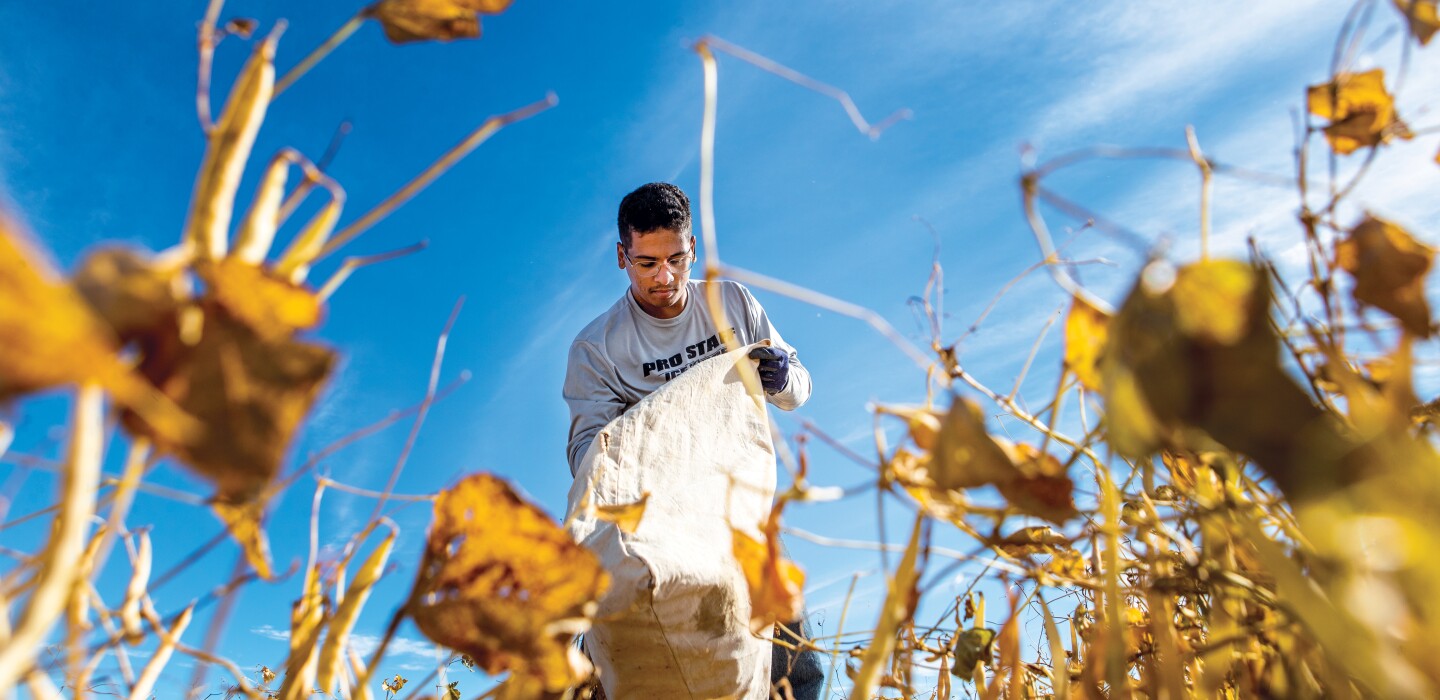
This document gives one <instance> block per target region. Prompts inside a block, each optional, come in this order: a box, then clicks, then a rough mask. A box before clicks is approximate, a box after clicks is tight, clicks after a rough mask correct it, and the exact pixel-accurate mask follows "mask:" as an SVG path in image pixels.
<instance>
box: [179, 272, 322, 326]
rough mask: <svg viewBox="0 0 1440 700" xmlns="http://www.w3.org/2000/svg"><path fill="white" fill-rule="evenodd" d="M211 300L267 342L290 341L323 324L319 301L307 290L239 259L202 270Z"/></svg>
mask: <svg viewBox="0 0 1440 700" xmlns="http://www.w3.org/2000/svg"><path fill="white" fill-rule="evenodd" d="M199 272H200V276H201V277H202V278H203V279H204V280H205V282H206V284H207V285H208V286H209V289H208V292H209V297H210V298H212V299H214V300H215V302H216V303H217V304H219V305H220V306H222V307H224V308H225V310H226V311H227V312H229V314H230V315H231V316H233V317H234V318H235V319H236V320H237V321H239V322H241V323H243V324H244V325H245V326H246V327H247V328H249V329H250V330H252V331H254V332H255V333H256V334H258V335H260V336H262V337H265V338H277V339H278V338H287V337H289V336H291V335H294V334H295V332H296V331H298V330H304V329H308V328H313V327H315V325H316V324H318V323H319V322H320V316H321V306H320V300H319V298H317V297H316V296H315V294H314V293H313V292H311V291H310V290H309V289H306V288H305V287H302V286H300V285H297V284H292V283H291V282H289V281H288V280H286V279H283V278H281V277H277V276H275V275H272V274H270V273H269V272H267V271H266V270H265V269H264V268H262V267H259V266H256V265H251V264H249V263H246V262H244V261H242V260H239V259H237V258H233V257H231V258H225V259H223V260H219V261H217V262H215V263H213V264H204V265H201V266H200V267H199Z"/></svg>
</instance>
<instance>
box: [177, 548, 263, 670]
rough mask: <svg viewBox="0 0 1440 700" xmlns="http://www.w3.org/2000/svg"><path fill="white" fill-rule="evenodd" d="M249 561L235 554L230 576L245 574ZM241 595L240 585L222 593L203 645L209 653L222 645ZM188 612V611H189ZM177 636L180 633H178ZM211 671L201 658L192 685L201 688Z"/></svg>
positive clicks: (232, 577)
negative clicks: (228, 623) (226, 627)
mask: <svg viewBox="0 0 1440 700" xmlns="http://www.w3.org/2000/svg"><path fill="white" fill-rule="evenodd" d="M248 567H249V563H248V561H247V560H246V558H245V555H244V554H237V555H236V556H235V563H234V564H233V565H232V566H231V567H230V578H231V580H234V579H235V578H236V577H239V576H242V575H244V573H245V571H246V569H247V568H248ZM239 597H240V588H239V587H238V586H236V587H233V588H228V589H226V591H225V592H224V593H222V594H221V595H220V606H219V607H218V608H216V610H215V614H214V615H212V616H210V626H209V627H208V628H206V630H205V642H204V646H203V647H201V648H202V649H204V650H205V652H206V653H207V654H210V653H213V652H214V651H215V648H216V647H218V646H220V639H221V637H223V636H224V634H225V624H226V623H227V622H229V620H230V613H231V612H233V611H234V610H235V604H236V600H237V599H238V598H239ZM187 612H188V611H187ZM176 636H177V637H178V636H179V635H176ZM209 672H210V662H209V661H206V660H204V659H200V660H199V663H197V664H195V670H194V671H193V672H191V674H190V687H191V688H199V687H200V686H202V685H204V684H205V676H206V674H208V673H209Z"/></svg>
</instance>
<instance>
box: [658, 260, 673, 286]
mask: <svg viewBox="0 0 1440 700" xmlns="http://www.w3.org/2000/svg"><path fill="white" fill-rule="evenodd" d="M655 281H656V282H659V283H660V284H669V283H670V282H673V281H675V272H674V271H672V270H671V269H670V266H669V265H668V264H666V263H663V262H662V263H660V271H659V272H658V273H656V274H655Z"/></svg>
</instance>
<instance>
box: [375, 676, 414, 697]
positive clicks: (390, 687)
mask: <svg viewBox="0 0 1440 700" xmlns="http://www.w3.org/2000/svg"><path fill="white" fill-rule="evenodd" d="M409 682H410V679H409V678H402V677H400V674H398V673H397V674H395V677H394V678H392V679H390V680H388V681H385V682H384V683H381V684H380V685H381V687H383V688H385V692H387V693H398V692H400V690H401V689H402V688H404V687H405V684H406V683H409Z"/></svg>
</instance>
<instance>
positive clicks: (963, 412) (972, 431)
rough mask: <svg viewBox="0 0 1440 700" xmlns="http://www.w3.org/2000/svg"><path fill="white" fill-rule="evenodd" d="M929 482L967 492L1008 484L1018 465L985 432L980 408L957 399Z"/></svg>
mask: <svg viewBox="0 0 1440 700" xmlns="http://www.w3.org/2000/svg"><path fill="white" fill-rule="evenodd" d="M929 475H930V479H931V480H932V481H934V483H935V486H936V487H937V488H940V489H966V488H973V487H976V486H985V485H987V484H996V483H1000V482H1002V481H1009V480H1010V479H1011V478H1013V477H1014V476H1015V466H1014V465H1013V464H1012V463H1011V461H1010V458H1009V457H1008V456H1007V455H1006V454H1005V451H1004V450H1003V449H1001V447H1000V446H999V445H998V444H996V443H995V441H994V440H993V439H991V438H990V435H989V434H988V433H986V432H985V418H984V416H983V415H982V414H981V413H980V407H979V406H976V405H975V404H974V403H971V402H970V401H967V400H965V399H964V398H962V397H959V396H957V397H955V400H954V401H953V402H952V403H951V404H950V410H949V411H948V412H947V413H946V414H945V420H944V422H943V423H942V424H941V427H940V435H939V436H938V437H936V439H935V449H934V451H933V452H931V462H930V471H929Z"/></svg>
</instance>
